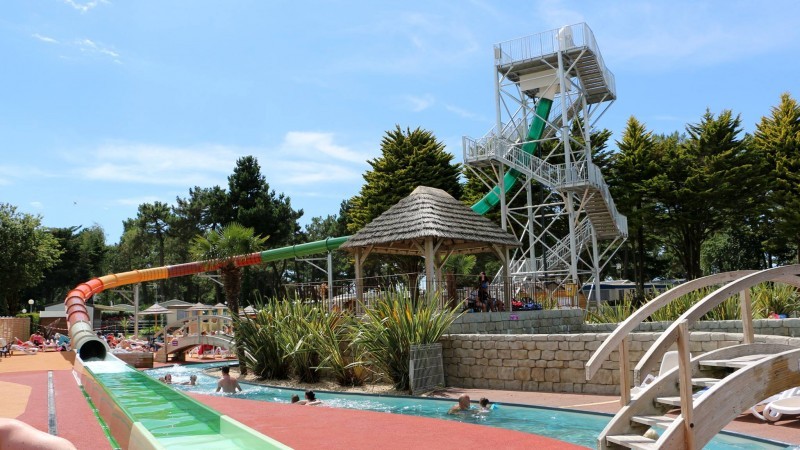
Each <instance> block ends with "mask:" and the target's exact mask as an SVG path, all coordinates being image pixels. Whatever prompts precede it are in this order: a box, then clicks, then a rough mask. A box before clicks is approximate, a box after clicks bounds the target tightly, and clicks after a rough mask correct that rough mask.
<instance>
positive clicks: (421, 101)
mask: <svg viewBox="0 0 800 450" xmlns="http://www.w3.org/2000/svg"><path fill="white" fill-rule="evenodd" d="M404 100H405V102H406V104H407V105H408V108H409V109H411V111H414V112H420V111H425V110H426V109H428V108H430V107H431V106H433V104H434V103H436V100H435V99H434V98H433V96H432V95H430V94H425V95H423V96H421V97H419V96H416V95H406V96H405V98H404Z"/></svg>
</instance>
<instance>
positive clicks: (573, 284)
mask: <svg viewBox="0 0 800 450" xmlns="http://www.w3.org/2000/svg"><path fill="white" fill-rule="evenodd" d="M494 65H495V71H496V78H495V102H496V104H495V113H496V125H495V126H494V128H492V129H491V130H490V131H489V132H488V133H487V134H486V135H485V136H483V137H482V138H480V139H471V138H468V137H464V139H463V144H464V162H465V163H466V164H467V166H468V167H469V168H470V169H471V170H472V171H473V172H474V173H475V174H477V176H478V178H479V179H481V180H482V181H483V182H484V183H485V184H486V186H487V187H489V188H490V189H491V190H490V192H489V193H488V194H487V195H486V196H485V197H484V198H483V199H482V200H481V201H480V202H478V203H476V204H475V205H474V206H473V210H475V211H476V212H478V213H480V214H484V213H487V212H488V211H490V210H491V209H493V208H494V207H498V208H499V211H500V220H501V226H502V228H504V229H508V230H509V231H511V232H513V233H514V234H515V236H516V237H517V238H518V239H519V240H520V242H521V243H522V244H523V245H522V247H521V248H520V249H519V250H517V251H515V253H514V254H513V255H510V257H511V258H510V261H511V264H510V268H509V270H510V274H511V276H512V277H513V278H514V281H515V282H519V281H524V282H530V283H533V284H534V285H538V286H543V285H545V284H547V285H550V286H557V288H558V289H561V290H562V292H563V291H569V292H572V293H573V294H574V293H577V289H578V288H579V287H580V286H581V285H582V283H586V282H589V281H592V282H593V283H594V284H593V286H594V291H595V293H596V294H595V299H599V281H600V273H601V271H602V269H603V267H604V266H605V264H606V263H607V261H608V260H609V259H610V257H611V256H612V255H613V253H614V252H615V251H616V249H617V248H618V246H619V244H621V243H622V242H624V240H625V238H626V237H627V234H628V226H627V219H626V218H625V216H623V215H621V214H620V213H619V212H617V209H616V207H615V206H614V201H613V199H612V198H611V195H610V193H609V191H608V186H607V184H606V182H605V181H604V179H603V175H602V174H601V172H600V169H599V168H598V167H597V166H596V165H595V164H594V163H593V162H592V144H591V130H592V128H593V126H594V124H595V122H596V121H597V120H598V119H599V118H600V117H601V116H602V115H603V113H604V112H605V111H606V109H607V108H608V107H609V106H610V105H611V103H613V101H614V100H615V98H616V90H615V86H614V75H613V74H612V73H611V72H609V71H608V69H607V68H606V66H605V63H604V62H603V58H602V56H601V55H600V51H599V49H598V46H597V42H596V41H595V38H594V35H593V34H592V31H591V30H590V29H589V27H588V26H587V25H586V24H584V23H581V24H576V25H571V26H565V27H562V28H560V29H558V30H551V31H547V32H544V33H539V34H535V35H532V36H527V37H523V38H520V39H515V40H511V41H506V42H502V43H499V44H496V45H495V46H494ZM534 289H535V288H534Z"/></svg>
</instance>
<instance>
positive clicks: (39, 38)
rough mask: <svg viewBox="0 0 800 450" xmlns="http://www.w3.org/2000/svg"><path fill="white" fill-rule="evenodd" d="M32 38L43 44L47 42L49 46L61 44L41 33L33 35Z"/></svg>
mask: <svg viewBox="0 0 800 450" xmlns="http://www.w3.org/2000/svg"><path fill="white" fill-rule="evenodd" d="M31 36H32V37H33V38H34V39H38V40H40V41H42V42H46V43H48V44H59V43H60V42H58V41H57V40H56V39H53V38H51V37H49V36H44V35H42V34H39V33H33V34H32V35H31Z"/></svg>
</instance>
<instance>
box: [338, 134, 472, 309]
mask: <svg viewBox="0 0 800 450" xmlns="http://www.w3.org/2000/svg"><path fill="white" fill-rule="evenodd" d="M453 159H454V157H453V155H451V154H450V153H447V152H446V151H445V147H444V144H442V143H441V142H440V141H439V140H438V139H436V137H435V136H434V135H433V133H431V132H430V131H426V130H423V129H421V128H416V129H414V130H413V131H412V130H411V129H410V128H407V129H406V130H405V131H403V130H402V129H401V128H400V126H399V125H398V126H396V128H395V129H394V130H391V131H387V132H386V135H385V136H384V137H383V139H382V140H381V156H380V157H378V158H375V159H372V160H370V161H368V163H369V165H370V166H371V167H372V170H367V172H366V173H365V174H364V181H365V183H364V185H363V186H362V187H361V190H360V192H359V194H358V195H356V196H355V197H353V198H352V199H351V206H352V207H351V209H350V210H349V214H350V222H349V224H348V228H349V230H350V232H352V233H355V232H357V231H358V230H360V229H361V228H363V227H364V226H365V225H366V224H368V223H369V222H371V221H372V220H373V219H375V218H376V217H378V216H380V215H381V214H383V213H384V212H386V210H388V209H389V208H390V207H392V206H393V205H395V204H396V203H397V202H399V201H400V200H402V199H403V198H405V197H407V196H408V195H409V194H411V192H412V191H413V190H414V189H416V188H417V187H418V186H429V187H433V188H438V189H442V190H444V191H446V192H448V193H449V194H450V195H452V196H453V197H455V198H460V197H461V184H460V183H459V173H460V164H457V163H456V164H453V163H452V161H453ZM386 261H390V264H388V265H383V266H382V265H379V264H377V263H376V262H375V261H372V262H370V263H368V264H366V265H365V267H364V269H365V274H366V275H368V276H369V275H376V274H377V273H378V272H386V271H388V272H393V273H395V274H396V273H400V274H407V275H408V276H409V279H408V281H407V283H408V286H409V287H411V289H412V290H413V292H414V295H415V298H416V293H417V287H418V285H419V283H417V275H418V274H419V272H420V271H421V267H422V266H421V259H420V258H419V257H414V256H396V257H393V258H386Z"/></svg>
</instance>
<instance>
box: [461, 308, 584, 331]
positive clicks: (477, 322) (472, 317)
mask: <svg viewBox="0 0 800 450" xmlns="http://www.w3.org/2000/svg"><path fill="white" fill-rule="evenodd" d="M583 314H584V312H583V310H582V309H549V310H541V311H513V312H508V311H507V312H486V313H468V314H464V315H462V316H461V317H459V318H458V319H456V321H455V322H453V324H452V325H450V328H449V329H448V333H451V334H558V333H570V332H572V333H575V332H579V331H581V329H582V328H581V327H582V326H583V320H584V319H583Z"/></svg>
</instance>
